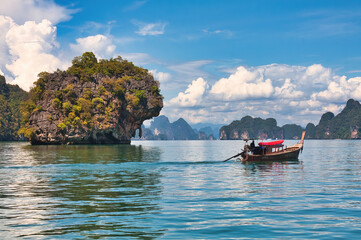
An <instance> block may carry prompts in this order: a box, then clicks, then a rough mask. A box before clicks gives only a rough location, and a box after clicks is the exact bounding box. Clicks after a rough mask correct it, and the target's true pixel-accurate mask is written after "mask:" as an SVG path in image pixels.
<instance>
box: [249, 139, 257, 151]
mask: <svg viewBox="0 0 361 240" xmlns="http://www.w3.org/2000/svg"><path fill="white" fill-rule="evenodd" d="M250 147H251V151H253V149H254V148H255V147H256V145H255V144H254V140H253V141H252V142H251V145H250Z"/></svg>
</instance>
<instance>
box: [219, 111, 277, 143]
mask: <svg viewBox="0 0 361 240" xmlns="http://www.w3.org/2000/svg"><path fill="white" fill-rule="evenodd" d="M219 134H220V139H224V140H228V139H246V138H281V137H282V129H281V128H280V127H278V126H277V121H276V119H274V118H267V119H265V120H264V119H262V118H253V117H251V116H245V117H243V118H242V119H241V120H236V121H233V122H232V123H231V124H229V125H227V126H223V127H222V128H221V129H220V130H219Z"/></svg>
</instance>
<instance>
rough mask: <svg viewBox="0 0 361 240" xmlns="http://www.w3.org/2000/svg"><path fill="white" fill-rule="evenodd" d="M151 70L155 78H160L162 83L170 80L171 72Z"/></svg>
mask: <svg viewBox="0 0 361 240" xmlns="http://www.w3.org/2000/svg"><path fill="white" fill-rule="evenodd" d="M149 72H150V73H151V74H152V75H153V77H154V79H155V80H158V81H159V82H160V83H165V82H168V81H169V79H170V78H171V75H170V74H169V73H166V72H158V71H157V70H156V69H153V70H150V71H149Z"/></svg>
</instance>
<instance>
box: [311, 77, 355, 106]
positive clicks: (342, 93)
mask: <svg viewBox="0 0 361 240" xmlns="http://www.w3.org/2000/svg"><path fill="white" fill-rule="evenodd" d="M312 96H313V97H314V98H317V99H320V100H321V101H331V102H345V101H347V100H348V99H349V98H355V99H361V77H355V78H350V79H348V80H347V78H346V76H341V77H338V76H334V78H333V81H332V82H330V83H329V85H328V87H327V89H326V90H324V91H321V92H318V93H314V94H313V95H312Z"/></svg>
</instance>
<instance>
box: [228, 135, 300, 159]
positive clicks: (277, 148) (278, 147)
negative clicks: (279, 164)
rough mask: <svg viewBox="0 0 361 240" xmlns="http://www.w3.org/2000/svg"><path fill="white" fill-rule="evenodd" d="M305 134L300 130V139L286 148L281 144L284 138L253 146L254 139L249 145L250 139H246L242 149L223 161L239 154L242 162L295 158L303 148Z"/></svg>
mask: <svg viewBox="0 0 361 240" xmlns="http://www.w3.org/2000/svg"><path fill="white" fill-rule="evenodd" d="M305 134H306V132H302V137H301V141H299V142H298V143H296V144H295V145H293V146H291V147H286V148H284V145H283V142H284V140H276V141H271V142H260V143H258V146H255V144H254V140H253V141H252V143H251V144H250V145H248V141H249V140H250V139H246V140H245V141H246V143H245V145H244V149H243V151H242V152H241V153H238V154H236V155H235V156H232V157H230V158H228V159H226V160H224V161H228V160H230V159H232V158H234V157H238V156H241V158H242V159H241V161H242V162H262V161H287V160H297V159H298V156H299V154H300V152H301V151H302V150H303V141H304V138H305ZM251 140H252V139H251Z"/></svg>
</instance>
